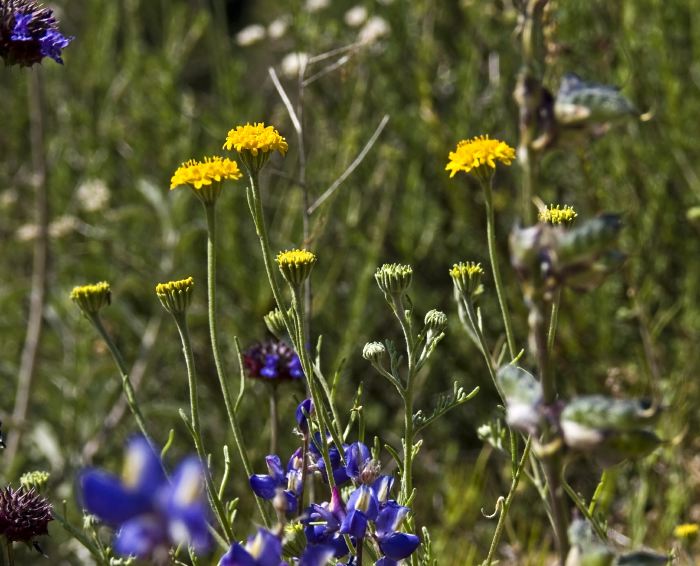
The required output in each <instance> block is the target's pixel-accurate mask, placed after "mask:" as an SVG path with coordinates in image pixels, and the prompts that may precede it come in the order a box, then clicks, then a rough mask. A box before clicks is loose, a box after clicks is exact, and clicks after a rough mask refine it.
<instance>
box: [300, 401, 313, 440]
mask: <svg viewBox="0 0 700 566" xmlns="http://www.w3.org/2000/svg"><path fill="white" fill-rule="evenodd" d="M313 410H314V402H313V401H312V400H311V399H304V400H303V401H302V402H301V403H299V406H298V407H297V411H296V418H297V425H298V426H299V430H300V431H301V432H303V433H304V434H309V420H308V419H309V417H310V416H311V413H312V412H313Z"/></svg>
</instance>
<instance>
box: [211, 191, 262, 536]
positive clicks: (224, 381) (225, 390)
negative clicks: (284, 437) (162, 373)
mask: <svg viewBox="0 0 700 566" xmlns="http://www.w3.org/2000/svg"><path fill="white" fill-rule="evenodd" d="M204 211H205V214H206V219H207V296H208V308H209V335H210V339H211V349H212V354H213V356H214V365H215V366H216V375H217V377H218V378H219V385H220V386H221V393H222V395H223V397H224V405H225V406H226V415H227V416H228V420H229V425H230V426H231V432H233V440H234V442H235V443H236V448H238V453H239V455H240V457H241V462H242V463H243V469H244V471H245V474H246V476H247V477H250V476H251V475H253V469H252V467H251V465H250V459H249V458H248V451H247V450H246V447H245V444H244V442H243V434H242V433H241V428H240V425H239V424H238V418H237V416H236V411H235V409H234V406H233V400H232V397H231V389H230V387H229V380H228V378H227V376H226V373H225V371H224V365H223V363H222V361H221V352H220V350H219V335H218V331H217V327H216V208H215V205H213V204H205V205H204ZM255 501H256V503H257V505H258V509H259V510H260V515H261V516H262V519H263V522H264V523H265V526H266V527H267V528H270V518H269V516H268V513H267V511H266V509H265V506H264V505H263V501H262V500H261V499H260V497H258V496H257V495H256V496H255Z"/></svg>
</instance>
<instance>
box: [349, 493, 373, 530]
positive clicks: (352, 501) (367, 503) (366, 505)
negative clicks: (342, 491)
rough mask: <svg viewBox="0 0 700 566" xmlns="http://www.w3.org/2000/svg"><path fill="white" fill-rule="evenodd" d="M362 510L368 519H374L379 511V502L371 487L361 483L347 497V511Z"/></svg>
mask: <svg viewBox="0 0 700 566" xmlns="http://www.w3.org/2000/svg"><path fill="white" fill-rule="evenodd" d="M354 509H356V510H358V511H362V512H363V513H364V514H365V515H366V516H367V518H368V519H369V520H370V521H374V520H375V519H376V518H377V514H378V513H379V502H378V501H377V498H376V496H375V495H374V492H373V491H372V488H370V487H369V486H366V485H361V486H360V487H358V488H357V489H356V490H355V491H353V492H352V493H351V494H350V498H349V499H348V511H350V510H354Z"/></svg>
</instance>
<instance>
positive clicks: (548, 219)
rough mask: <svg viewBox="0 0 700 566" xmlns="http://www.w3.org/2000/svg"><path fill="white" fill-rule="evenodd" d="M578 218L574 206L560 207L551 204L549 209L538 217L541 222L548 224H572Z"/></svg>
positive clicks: (542, 210)
mask: <svg viewBox="0 0 700 566" xmlns="http://www.w3.org/2000/svg"><path fill="white" fill-rule="evenodd" d="M577 216H578V214H576V211H575V210H574V207H573V206H569V205H568V204H565V205H564V206H563V207H562V206H560V205H558V204H557V205H556V206H555V205H553V204H550V205H549V207H546V208H543V209H541V210H540V213H539V215H538V218H539V221H540V222H544V223H546V224H570V223H571V222H573V221H574V219H575V218H576V217H577Z"/></svg>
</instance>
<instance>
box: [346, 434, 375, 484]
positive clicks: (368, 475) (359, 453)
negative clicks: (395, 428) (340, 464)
mask: <svg viewBox="0 0 700 566" xmlns="http://www.w3.org/2000/svg"><path fill="white" fill-rule="evenodd" d="M345 464H346V471H347V474H348V476H349V477H350V478H351V479H353V480H355V481H360V482H362V483H372V482H374V480H375V479H376V473H375V471H374V466H372V465H371V464H372V454H370V451H369V448H367V446H365V445H364V444H363V443H362V442H353V443H352V444H351V445H350V446H348V448H347V449H346V450H345Z"/></svg>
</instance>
